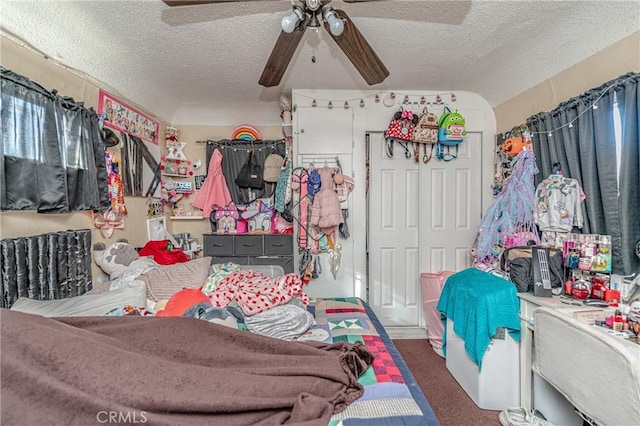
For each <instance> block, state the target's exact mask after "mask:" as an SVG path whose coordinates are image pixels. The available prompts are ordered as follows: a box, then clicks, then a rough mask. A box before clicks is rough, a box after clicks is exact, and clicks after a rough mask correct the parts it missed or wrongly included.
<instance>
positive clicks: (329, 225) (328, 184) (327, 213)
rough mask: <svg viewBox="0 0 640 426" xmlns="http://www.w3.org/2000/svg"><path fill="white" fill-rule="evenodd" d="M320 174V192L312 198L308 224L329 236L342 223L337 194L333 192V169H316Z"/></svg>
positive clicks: (342, 218)
mask: <svg viewBox="0 0 640 426" xmlns="http://www.w3.org/2000/svg"><path fill="white" fill-rule="evenodd" d="M317 170H318V172H319V174H320V181H321V182H322V184H321V185H320V192H318V193H317V194H316V195H315V196H314V197H313V205H312V208H311V220H310V223H311V224H312V225H315V226H317V227H319V228H320V229H322V231H323V232H324V233H326V234H330V233H332V232H334V231H335V230H336V229H338V226H339V225H340V224H341V223H343V222H344V217H343V216H342V208H341V207H340V200H339V199H338V194H336V192H335V191H334V190H333V188H334V183H333V173H334V171H335V169H334V168H333V167H322V168H320V169H317Z"/></svg>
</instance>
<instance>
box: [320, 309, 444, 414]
mask: <svg viewBox="0 0 640 426" xmlns="http://www.w3.org/2000/svg"><path fill="white" fill-rule="evenodd" d="M315 317H316V323H317V325H316V327H315V328H314V329H312V330H311V332H312V333H316V335H322V334H323V333H322V332H320V330H323V331H324V334H325V335H327V336H328V340H329V341H333V342H334V343H335V342H340V341H343V342H350V343H354V342H357V341H362V342H363V343H364V344H365V345H366V346H367V348H368V349H369V351H371V353H372V354H373V355H374V357H375V358H374V360H373V363H372V364H371V366H370V367H369V368H368V369H367V371H366V372H365V373H364V374H363V375H361V376H360V378H359V379H358V382H360V383H361V384H362V385H363V386H364V395H363V396H362V397H361V398H359V399H358V400H356V401H354V402H353V403H352V404H350V405H349V407H347V409H346V410H344V411H342V412H340V413H337V414H335V415H333V416H332V417H331V422H330V423H329V424H330V425H331V426H336V425H339V424H341V425H344V426H351V425H371V424H381V425H405V426H406V425H430V426H433V425H438V420H437V419H436V417H435V414H434V413H433V411H432V409H431V406H430V405H429V402H428V401H427V399H426V398H425V396H424V394H423V393H422V390H421V389H420V387H419V385H418V383H417V382H416V381H415V379H414V377H413V375H412V374H411V372H410V371H409V368H408V367H407V365H406V363H405V362H404V360H403V359H402V356H401V355H400V353H399V352H398V350H397V349H396V347H395V345H394V344H393V342H392V341H391V339H390V338H389V336H388V334H387V333H386V331H385V330H384V327H383V326H382V324H381V323H380V322H379V320H378V319H377V317H376V315H375V313H374V312H373V310H372V309H371V308H370V307H369V305H367V304H366V303H365V302H363V301H362V300H361V299H359V298H335V299H316V302H315Z"/></svg>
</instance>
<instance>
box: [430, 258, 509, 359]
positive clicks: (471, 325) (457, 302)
mask: <svg viewBox="0 0 640 426" xmlns="http://www.w3.org/2000/svg"><path fill="white" fill-rule="evenodd" d="M437 309H438V310H439V311H440V312H442V314H443V315H444V316H446V317H447V319H450V320H452V321H453V327H454V329H453V330H454V331H455V332H456V334H457V335H458V336H460V337H461V338H462V340H464V347H465V349H466V351H467V353H468V354H469V357H471V359H472V360H473V361H474V362H475V363H476V364H478V368H481V367H482V356H483V355H484V353H485V351H486V350H487V347H488V346H489V343H490V342H491V338H492V337H493V336H494V335H495V334H496V331H497V330H498V328H500V327H503V328H505V329H507V330H508V331H509V334H510V335H511V337H512V338H513V339H514V340H516V341H519V340H520V319H519V314H520V301H519V299H518V293H517V291H516V286H515V285H514V284H513V283H512V282H510V281H507V280H505V279H503V278H500V277H497V276H495V275H492V274H490V273H487V272H484V271H481V270H479V269H476V268H468V269H465V270H463V271H460V272H458V273H456V274H453V275H451V276H450V277H449V278H448V279H447V281H446V282H445V285H444V288H443V289H442V294H441V295H440V300H439V301H438V306H437ZM444 344H445V345H446V335H445V336H444Z"/></svg>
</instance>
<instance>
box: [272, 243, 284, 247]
mask: <svg viewBox="0 0 640 426" xmlns="http://www.w3.org/2000/svg"><path fill="white" fill-rule="evenodd" d="M271 245H272V246H273V247H284V244H271Z"/></svg>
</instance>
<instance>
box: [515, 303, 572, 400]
mask: <svg viewBox="0 0 640 426" xmlns="http://www.w3.org/2000/svg"><path fill="white" fill-rule="evenodd" d="M518 297H519V298H520V406H521V407H524V408H526V409H527V410H529V409H530V408H532V405H533V401H532V399H533V398H532V396H533V395H532V393H531V378H532V371H531V366H532V355H533V331H534V329H535V325H534V320H533V312H534V311H535V310H536V308H538V307H540V306H546V307H549V308H552V309H557V308H567V307H570V306H571V305H567V304H565V303H561V302H560V300H561V299H560V296H553V297H537V296H534V295H533V294H532V293H518Z"/></svg>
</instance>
